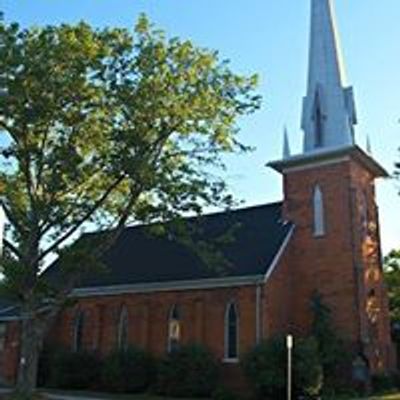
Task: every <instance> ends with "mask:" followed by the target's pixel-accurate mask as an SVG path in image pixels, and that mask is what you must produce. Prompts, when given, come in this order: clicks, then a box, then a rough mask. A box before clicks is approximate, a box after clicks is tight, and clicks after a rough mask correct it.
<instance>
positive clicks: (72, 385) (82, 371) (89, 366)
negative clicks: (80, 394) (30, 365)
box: [39, 348, 102, 390]
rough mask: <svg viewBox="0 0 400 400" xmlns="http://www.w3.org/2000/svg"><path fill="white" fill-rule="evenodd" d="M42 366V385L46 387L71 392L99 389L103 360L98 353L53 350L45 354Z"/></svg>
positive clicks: (40, 373) (40, 374)
mask: <svg viewBox="0 0 400 400" xmlns="http://www.w3.org/2000/svg"><path fill="white" fill-rule="evenodd" d="M40 365H41V368H42V370H41V372H39V376H40V377H41V382H40V383H41V384H43V385H44V386H46V387H51V388H57V389H70V390H74V389H76V390H80V389H96V388H98V387H99V383H100V379H101V370H102V360H101V358H100V357H99V356H98V355H97V354H96V353H93V352H88V351H81V352H71V351H69V350H66V349H61V348H59V349H52V352H51V353H50V352H47V353H45V354H44V357H43V358H42V363H41V364H40ZM46 373H47V375H45V374H46Z"/></svg>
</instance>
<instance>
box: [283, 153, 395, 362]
mask: <svg viewBox="0 0 400 400" xmlns="http://www.w3.org/2000/svg"><path fill="white" fill-rule="evenodd" d="M373 182H374V176H372V175H371V174H370V173H369V172H368V171H367V170H365V168H363V167H362V166H361V165H360V164H359V163H357V162H355V161H341V162H338V163H335V164H329V165H320V166H314V167H310V168H306V169H301V170H293V171H290V172H287V173H285V174H284V191H285V214H286V218H287V219H289V220H290V221H293V222H294V223H295V225H296V230H295V234H294V237H293V240H292V242H291V246H290V249H289V253H290V256H289V258H290V261H289V264H290V265H291V276H292V279H293V298H294V299H295V301H294V303H293V325H294V328H295V332H296V333H297V334H300V335H302V334H306V333H307V332H308V331H309V328H310V323H311V319H312V313H311V312H310V298H311V295H312V293H313V292H314V291H315V290H318V292H320V293H321V294H322V295H323V298H324V301H325V302H326V304H327V305H328V306H329V307H330V308H331V310H332V312H333V319H334V323H335V326H336V328H337V331H338V333H339V334H340V335H341V336H342V337H343V339H345V340H346V341H347V342H349V343H353V348H354V350H355V351H356V350H357V351H358V348H357V347H360V346H361V347H362V348H363V350H364V351H365V352H366V353H367V355H368V357H369V359H370V362H371V365H372V367H373V369H374V370H377V369H379V368H381V369H387V368H388V367H389V362H388V357H387V352H388V349H389V347H390V344H389V343H390V337H389V323H388V310H387V298H386V294H385V290H384V287H383V284H382V267H381V265H380V257H376V258H375V259H374V260H375V261H373V262H372V261H371V258H368V257H367V258H366V256H365V253H363V248H364V244H365V243H364V242H365V240H362V238H361V233H360V232H361V223H360V218H361V213H362V206H361V200H360V193H364V192H365V193H366V198H367V204H368V223H369V224H370V225H371V226H373V225H374V224H375V225H377V224H378V218H377V212H376V206H375V203H374V186H373ZM317 184H318V185H319V186H320V188H321V190H322V192H323V197H324V206H325V225H326V234H325V235H324V236H323V237H314V232H313V192H314V188H315V185H317ZM370 240H372V241H373V242H374V246H375V248H376V249H380V240H379V234H378V233H377V234H375V235H374V237H373V238H372V237H371V238H370ZM379 251H380V250H379ZM371 263H372V264H374V269H375V271H379V278H378V279H376V281H375V282H374V285H375V286H374V287H375V288H376V296H377V298H378V300H377V302H378V303H379V305H380V312H379V323H378V326H379V332H380V334H379V335H378V336H379V338H378V339H377V340H376V341H375V344H374V349H373V352H374V354H377V352H378V353H379V354H380V356H379V357H378V358H379V362H377V361H376V360H375V359H374V358H373V357H370V356H371V338H370V335H369V334H368V322H367V313H366V309H365V308H366V294H367V292H368V286H367V283H366V281H365V279H364V274H365V272H366V269H367V268H368V265H370V264H371ZM385 354H386V355H385Z"/></svg>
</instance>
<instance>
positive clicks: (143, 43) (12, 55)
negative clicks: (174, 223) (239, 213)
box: [0, 16, 260, 395]
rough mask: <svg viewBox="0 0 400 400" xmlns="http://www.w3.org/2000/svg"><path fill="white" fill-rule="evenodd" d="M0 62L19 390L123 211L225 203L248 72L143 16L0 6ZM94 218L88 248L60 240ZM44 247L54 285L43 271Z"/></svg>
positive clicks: (131, 218)
mask: <svg viewBox="0 0 400 400" xmlns="http://www.w3.org/2000/svg"><path fill="white" fill-rule="evenodd" d="M0 71H1V75H0V92H1V93H2V96H1V97H0V134H1V149H0V165H1V167H0V201H1V205H2V207H3V209H4V211H5V213H6V216H7V220H8V226H7V230H6V235H5V240H4V246H5V249H4V252H3V256H2V259H1V269H2V273H3V274H4V276H5V279H4V280H3V282H2V290H3V292H4V293H7V295H9V296H11V297H12V298H13V299H14V300H15V301H17V302H18V303H19V304H20V307H21V312H22V316H23V318H22V333H21V363H20V366H19V373H18V383H17V387H18V390H19V391H20V392H21V393H22V394H28V395H30V394H31V393H32V391H33V390H34V388H35V382H36V370H37V359H38V353H39V351H40V349H41V347H42V342H43V337H44V335H45V332H46V330H47V329H48V327H49V326H50V323H51V321H52V319H53V318H54V316H55V315H56V314H57V312H58V311H59V310H60V307H62V305H63V304H64V302H65V299H66V298H67V296H68V294H69V293H70V291H71V290H72V288H73V287H74V284H75V282H76V279H77V277H79V275H80V274H82V272H83V271H82V270H81V269H80V268H81V266H82V265H84V264H85V265H87V264H91V263H95V261H96V260H97V259H98V258H99V256H100V255H101V254H100V252H101V250H99V249H102V250H104V249H106V248H108V247H109V246H110V245H112V243H113V242H114V241H115V240H116V239H117V238H118V236H119V234H120V233H121V231H122V230H123V229H124V227H125V226H126V225H127V224H130V223H137V222H149V221H159V222H162V221H166V220H174V219H177V218H179V217H180V216H182V214H185V213H196V214H201V213H202V210H203V209H204V208H205V207H208V206H225V207H226V206H230V205H232V197H231V196H230V195H229V194H228V191H227V188H226V185H225V183H224V182H223V180H222V179H221V178H220V177H219V175H218V171H219V170H220V169H221V168H224V162H223V157H222V156H223V154H227V153H237V152H242V151H246V150H247V147H246V146H243V145H242V144H241V143H240V142H239V141H238V129H237V120H238V118H239V117H240V116H243V115H246V114H249V113H252V112H254V111H255V110H256V109H257V108H258V107H259V104H260V98H259V96H258V95H256V94H255V93H254V89H255V87H256V81H257V78H256V76H250V77H244V76H240V75H237V74H235V73H233V72H232V71H231V69H230V67H229V63H228V62H226V61H220V60H219V57H218V54H217V52H212V51H209V50H205V49H200V48H197V47H195V46H194V45H193V44H192V43H191V42H189V41H182V40H180V39H177V38H172V39H167V38H166V36H165V34H164V33H163V32H162V31H159V30H156V29H155V28H154V27H153V26H152V25H151V24H150V23H149V21H148V20H147V18H146V17H145V16H141V17H140V18H139V20H138V22H137V24H136V27H135V30H134V32H130V31H128V30H126V29H119V28H115V29H94V28H92V27H90V26H89V25H87V24H86V23H83V22H82V23H79V24H77V25H66V24H63V25H61V26H46V27H43V28H31V29H22V28H21V27H20V26H19V25H18V24H16V23H7V22H5V21H4V19H0ZM99 226H101V227H102V228H107V232H108V234H107V235H102V238H103V240H104V243H102V245H101V246H100V245H99V246H97V247H96V250H93V248H89V247H87V246H86V247H85V246H84V245H83V244H81V245H80V246H71V245H70V244H71V242H72V241H73V240H74V239H76V238H78V237H79V236H80V235H81V234H82V232H83V231H84V230H85V229H88V228H93V227H96V228H97V227H99ZM81 242H82V243H84V241H81ZM55 254H56V255H58V257H59V269H60V270H61V271H62V272H63V274H64V279H63V285H61V286H60V285H57V286H55V285H52V284H51V282H50V281H49V280H48V279H47V278H46V274H42V273H41V272H42V270H43V268H44V266H45V265H46V262H47V260H48V259H49V257H52V256H54V255H55Z"/></svg>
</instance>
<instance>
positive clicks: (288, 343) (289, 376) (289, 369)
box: [286, 335, 293, 400]
mask: <svg viewBox="0 0 400 400" xmlns="http://www.w3.org/2000/svg"><path fill="white" fill-rule="evenodd" d="M286 347H287V357H288V360H287V400H292V351H293V336H292V335H287V337H286Z"/></svg>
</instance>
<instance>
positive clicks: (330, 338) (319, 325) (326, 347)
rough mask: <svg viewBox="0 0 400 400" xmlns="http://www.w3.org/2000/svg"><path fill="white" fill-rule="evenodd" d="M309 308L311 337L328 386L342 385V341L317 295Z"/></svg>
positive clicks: (343, 362)
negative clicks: (315, 343) (315, 342)
mask: <svg viewBox="0 0 400 400" xmlns="http://www.w3.org/2000/svg"><path fill="white" fill-rule="evenodd" d="M311 307H312V311H313V325H312V335H313V336H314V337H315V339H316V340H317V343H318V351H319V355H320V360H321V364H322V367H323V371H324V377H325V378H326V379H325V380H326V382H325V383H326V384H327V385H328V386H337V385H343V382H340V383H339V382H338V381H339V380H340V377H339V376H338V375H339V373H340V369H341V367H342V366H343V365H345V364H346V363H350V362H351V361H350V359H349V360H347V358H348V357H349V356H348V357H347V356H346V355H347V352H346V351H345V347H344V343H343V341H342V340H341V339H340V338H339V337H338V336H337V334H336V330H335V329H334V326H333V323H332V316H331V310H330V308H329V307H328V306H327V305H326V304H325V303H324V302H323V299H322V297H321V295H320V294H319V293H315V294H314V295H313V297H312V299H311Z"/></svg>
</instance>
